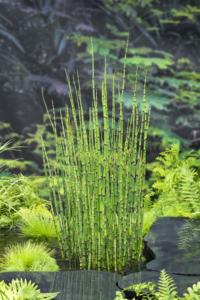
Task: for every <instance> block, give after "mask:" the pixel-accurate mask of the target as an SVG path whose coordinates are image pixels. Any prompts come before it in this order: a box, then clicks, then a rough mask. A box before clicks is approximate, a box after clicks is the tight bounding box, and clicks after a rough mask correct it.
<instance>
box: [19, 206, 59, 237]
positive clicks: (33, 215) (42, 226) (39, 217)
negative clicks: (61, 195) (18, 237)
mask: <svg viewBox="0 0 200 300" xmlns="http://www.w3.org/2000/svg"><path fill="white" fill-rule="evenodd" d="M19 213H20V214H21V215H22V217H23V223H22V224H21V223H20V224H19V225H18V227H19V228H20V229H21V233H22V235H24V236H29V237H34V238H41V237H43V238H46V239H50V238H57V234H56V230H55V226H54V221H53V218H52V214H51V213H50V212H49V210H48V209H46V208H45V207H39V206H37V208H35V209H27V208H20V211H19Z"/></svg>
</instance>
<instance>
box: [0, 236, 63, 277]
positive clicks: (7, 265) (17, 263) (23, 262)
mask: <svg viewBox="0 0 200 300" xmlns="http://www.w3.org/2000/svg"><path fill="white" fill-rule="evenodd" d="M54 254H55V250H51V251H50V250H48V249H47V248H46V245H45V244H44V243H40V244H35V243H33V242H31V241H28V242H25V243H22V244H17V245H12V246H9V247H6V248H5V249H4V253H3V254H2V258H1V261H0V270H1V273H2V272H11V271H12V272H15V271H19V272H22V271H29V272H34V271H35V272H36V271H37V272H39V271H40V272H42V271H48V272H56V271H58V270H59V267H58V265H57V264H56V260H55V259H54V258H52V257H51V256H52V255H54Z"/></svg>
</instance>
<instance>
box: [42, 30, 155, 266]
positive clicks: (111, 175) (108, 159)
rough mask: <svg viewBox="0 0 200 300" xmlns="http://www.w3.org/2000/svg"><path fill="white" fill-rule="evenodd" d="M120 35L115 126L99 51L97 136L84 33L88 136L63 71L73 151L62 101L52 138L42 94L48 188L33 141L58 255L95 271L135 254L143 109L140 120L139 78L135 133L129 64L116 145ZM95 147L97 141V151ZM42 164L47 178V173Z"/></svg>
mask: <svg viewBox="0 0 200 300" xmlns="http://www.w3.org/2000/svg"><path fill="white" fill-rule="evenodd" d="M128 40H129V35H128V38H127V46H126V52H125V61H124V72H123V82H122V90H121V92H120V88H119V84H118V92H119V105H120V116H119V122H118V126H117V130H116V128H115V126H116V125H115V74H114V76H113V96H112V124H111V125H112V126H111V130H110V127H109V117H108V107H107V100H108V99H107V82H106V56H105V71H104V80H103V81H102V107H103V120H104V128H103V131H104V137H103V138H102V132H101V131H100V126H99V121H98V108H97V91H96V95H95V85H94V54H93V44H92V38H91V46H92V87H93V104H92V109H89V138H88V137H87V132H86V127H85V122H84V116H83V108H82V102H81V90H80V82H79V76H78V71H77V78H78V89H77V87H76V83H75V80H74V78H73V82H74V86H75V92H76V97H77V102H78V110H79V126H78V122H77V117H76V112H75V107H74V101H73V96H72V91H71V84H70V79H69V77H68V75H67V72H66V77H67V80H68V85H69V98H70V102H71V107H72V114H73V120H74V124H75V128H76V139H77V149H78V150H77V153H75V150H74V149H75V148H74V136H73V133H72V126H71V125H70V117H69V110H68V106H66V119H67V121H66V134H65V129H64V124H63V118H62V114H61V111H60V116H61V124H62V132H61V134H60V137H58V135H57V131H56V120H55V111H54V106H53V102H52V106H53V113H54V125H53V122H52V121H51V118H50V115H49V112H48V109H47V106H46V103H45V100H44V97H43V100H44V104H45V106H46V109H47V112H48V115H49V119H50V122H51V125H52V128H53V131H54V135H55V145H56V161H57V184H56V185H55V186H54V185H53V177H52V176H53V175H52V172H51V169H50V165H49V160H48V157H47V153H46V149H45V146H44V143H43V139H42V137H41V139H42V148H43V162H44V167H45V175H46V179H47V182H48V185H51V190H52V192H53V200H52V197H51V192H50V190H49V198H50V200H51V202H52V206H53V204H54V206H55V215H56V218H57V221H58V223H57V224H58V225H57V228H56V229H57V234H58V240H59V245H60V248H61V251H62V256H63V258H70V259H72V258H73V257H79V258H80V260H81V268H86V267H87V268H88V269H90V267H92V268H96V269H98V270H100V268H103V269H107V270H108V271H109V270H110V268H114V269H115V271H117V269H118V270H121V269H122V268H123V267H124V266H125V264H126V263H127V261H128V260H134V261H140V258H141V254H142V233H143V215H144V203H143V193H144V180H145V170H146V168H145V165H146V139H147V131H148V127H149V121H150V110H151V106H150V110H149V116H148V120H147V114H146V99H145V86H146V75H145V83H144V96H143V111H142V121H141V126H140V130H139V129H138V119H139V118H138V109H137V103H136V85H137V72H138V65H137V70H136V81H135V87H133V94H134V96H133V110H132V115H131V118H130V120H128V125H127V133H126V141H125V145H124V149H123V110H122V106H123V95H124V87H125V68H126V57H127V49H128ZM138 138H139V144H138ZM142 140H143V143H142ZM102 143H103V145H102ZM100 145H102V149H101V147H100ZM45 158H46V161H45ZM47 168H48V171H49V176H47ZM55 176H56V175H55ZM59 177H61V180H59ZM62 188H63V190H64V194H63V195H61V193H60V191H61V189H62ZM53 214H54V212H53ZM54 220H55V216H54Z"/></svg>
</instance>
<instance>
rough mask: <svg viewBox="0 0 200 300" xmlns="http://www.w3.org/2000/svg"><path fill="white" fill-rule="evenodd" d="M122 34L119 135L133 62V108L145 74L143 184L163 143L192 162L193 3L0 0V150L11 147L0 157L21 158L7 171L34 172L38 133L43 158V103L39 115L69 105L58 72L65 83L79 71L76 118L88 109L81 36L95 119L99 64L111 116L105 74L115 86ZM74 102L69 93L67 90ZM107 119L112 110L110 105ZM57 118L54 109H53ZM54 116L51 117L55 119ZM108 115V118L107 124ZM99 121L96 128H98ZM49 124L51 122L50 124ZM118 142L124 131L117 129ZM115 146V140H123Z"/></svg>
mask: <svg viewBox="0 0 200 300" xmlns="http://www.w3.org/2000/svg"><path fill="white" fill-rule="evenodd" d="M128 32H129V33H130V39H129V49H128V57H127V67H126V85H125V94H124V108H123V109H124V128H126V125H127V121H128V118H129V117H130V115H131V104H132V96H133V92H132V85H133V84H134V82H135V70H136V64H137V57H138V55H139V56H140V60H139V73H138V85H137V102H138V106H139V109H140V111H141V109H142V93H143V83H144V76H145V71H146V70H147V73H148V75H147V89H146V100H147V109H149V104H150V103H151V105H152V112H151V120H150V128H149V134H148V139H147V179H148V178H150V177H149V176H150V174H151V170H152V168H153V166H155V163H154V161H155V158H156V157H157V156H158V155H159V153H160V152H161V151H164V149H165V148H169V147H171V145H172V144H173V143H175V142H176V143H179V145H180V148H181V154H182V155H183V154H184V153H185V152H186V151H189V150H191V149H195V150H197V153H198V154H199V150H198V149H199V141H200V130H199V128H200V127H199V120H200V105H199V100H200V97H199V87H200V56H199V47H200V3H199V1H198V0H196V1H195V0H187V1H183V0H162V1H161V0H157V1H152V0H120V1H115V0H98V1H92V0H90V1H89V0H88V1H86V0H85V1H83V0H75V1H64V0H57V1H53V0H32V1H31V0H29V1H27V0H26V1H25V0H24V1H22V0H1V1H0V132H1V142H2V143H5V142H6V141H8V140H10V138H12V140H13V144H12V145H13V146H14V145H15V146H16V145H23V146H28V147H26V148H22V151H21V152H14V151H8V152H3V153H2V154H1V156H0V157H1V158H2V159H14V158H23V160H21V163H19V164H18V165H15V166H14V165H13V167H12V168H11V171H12V173H15V174H17V173H19V172H21V171H23V174H24V175H27V176H28V175H32V174H35V175H37V174H44V172H43V162H42V151H41V140H40V135H41V134H42V135H43V138H44V140H45V142H46V144H45V145H47V149H49V150H52V163H53V162H55V155H53V154H54V150H55V149H54V143H53V136H52V129H51V126H49V124H48V118H47V116H46V109H45V106H44V103H43V100H42V93H41V90H42V87H43V89H44V97H45V101H46V103H47V106H48V108H49V109H51V108H52V106H51V100H52V99H53V101H54V106H55V108H56V109H63V110H64V108H65V105H66V104H67V105H69V107H70V100H69V97H68V91H69V87H68V84H67V80H66V76H65V71H64V70H65V69H66V70H67V73H68V75H69V76H70V78H71V82H72V75H74V76H75V78H76V70H77V69H78V71H79V78H80V84H81V97H82V103H83V108H84V110H85V120H86V122H87V121H88V120H89V114H88V110H89V107H91V105H92V81H91V78H92V63H91V61H92V60H91V38H90V36H92V38H93V44H94V59H95V84H96V87H97V88H98V101H99V103H98V106H99V118H100V119H101V120H102V109H101V106H102V105H101V82H102V79H103V72H104V52H105V53H106V59H107V74H108V97H109V102H108V109H109V113H110V114H111V104H112V102H111V101H112V75H113V73H114V72H116V86H115V88H116V102H117V101H118V90H117V83H118V81H119V82H120V87H121V84H122V71H123V63H124V54H125V46H126V39H127V34H128ZM72 92H73V96H74V101H75V103H76V96H75V90H74V89H73V85H72ZM116 106H117V108H116V109H117V111H119V110H118V104H116ZM63 112H64V111H63ZM57 116H59V111H57ZM117 120H118V116H117V118H116V122H117ZM102 121H103V120H102ZM58 124H59V120H58ZM124 134H126V130H124ZM124 138H125V136H124Z"/></svg>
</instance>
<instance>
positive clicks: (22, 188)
mask: <svg viewBox="0 0 200 300" xmlns="http://www.w3.org/2000/svg"><path fill="white" fill-rule="evenodd" d="M16 177H17V176H16V175H15V178H10V177H3V178H7V179H1V180H0V188H1V189H0V191H1V194H0V228H3V227H5V226H16V225H17V224H19V223H20V222H21V221H22V217H21V216H20V215H19V214H18V211H19V210H20V208H31V207H37V206H40V205H42V204H43V205H45V206H46V207H49V205H48V201H47V200H45V199H41V198H39V197H38V196H37V195H36V192H37V187H36V186H35V185H33V183H32V182H31V180H30V179H28V178H26V177H25V176H23V175H22V174H19V175H18V177H17V178H16Z"/></svg>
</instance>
